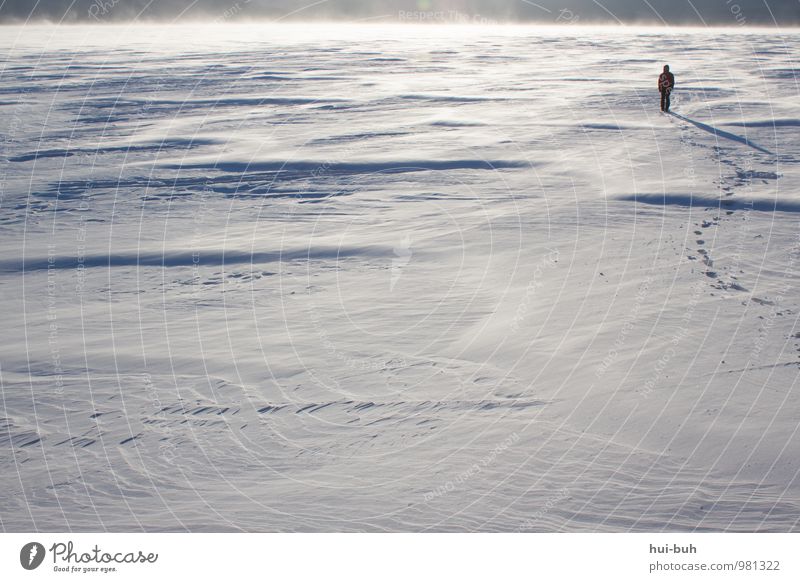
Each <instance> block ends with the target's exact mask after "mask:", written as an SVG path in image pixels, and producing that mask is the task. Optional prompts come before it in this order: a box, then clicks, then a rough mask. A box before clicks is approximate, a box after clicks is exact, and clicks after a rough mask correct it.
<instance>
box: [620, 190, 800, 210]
mask: <svg viewBox="0 0 800 582" xmlns="http://www.w3.org/2000/svg"><path fill="white" fill-rule="evenodd" d="M616 200H622V201H626V202H641V203H642V204H653V205H657V206H688V207H692V206H694V207H701V208H719V209H722V210H755V211H759V212H800V201H798V202H795V201H791V200H770V199H765V198H761V199H758V198H751V199H749V200H735V199H733V198H712V197H710V196H692V195H691V194H678V193H672V192H666V193H661V194H655V193H639V194H625V195H623V196H617V197H616Z"/></svg>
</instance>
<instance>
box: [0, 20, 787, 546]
mask: <svg viewBox="0 0 800 582" xmlns="http://www.w3.org/2000/svg"><path fill="white" fill-rule="evenodd" d="M0 47H1V48H2V53H0V58H1V59H2V64H1V65H0V128H2V130H1V131H2V136H3V141H2V148H3V149H2V153H0V188H1V192H2V203H1V204H2V206H1V207H0V232H1V233H2V238H0V244H2V246H1V247H0V302H1V303H0V305H1V306H2V313H3V328H4V330H3V333H2V335H0V382H1V383H2V386H1V388H2V390H1V391H0V394H1V395H2V402H1V403H0V406H1V408H0V445H2V448H1V449H0V527H2V529H3V530H5V531H28V530H48V531H49V530H75V531H80V530H134V531H138V530H146V531H163V530H170V531H172V530H177V531H181V530H192V531H219V530H247V531H331V530H333V531H356V530H358V531H360V530H369V531H383V530H390V531H398V530H400V531H409V530H410V531H429V530H437V531H465V530H467V531H475V530H479V531H659V530H668V531H675V530H681V531H684V530H733V531H752V530H759V531H761V530H767V531H797V530H800V521H799V520H800V477H799V476H798V472H799V471H800V435H799V434H798V410H799V409H800V386H798V384H797V378H798V365H799V364H800V329H798V314H799V313H800V298H798V284H800V280H799V279H798V271H800V264H798V262H799V261H800V231H799V230H798V218H797V217H798V212H800V173H799V172H798V163H800V138H798V128H800V113H798V105H797V103H798V96H799V95H800V90H799V89H798V80H797V71H796V69H795V67H796V64H797V62H796V60H795V59H796V56H797V55H798V54H800V53H798V49H800V35H799V34H798V33H789V32H776V31H774V30H773V31H762V32H752V33H749V34H745V33H743V32H742V31H741V30H737V31H727V32H724V31H719V30H717V31H714V30H705V31H692V32H689V31H685V30H677V29H674V30H670V29H667V30H661V31H660V32H659V31H653V30H645V29H640V30H639V29H634V28H629V29H625V30H624V31H620V30H602V29H584V28H578V27H572V26H564V27H552V28H542V29H536V28H508V29H500V28H488V29H478V28H475V29H472V28H465V27H420V28H415V27H394V28H393V27H386V28H379V27H369V26H361V27H349V26H338V27H335V28H334V27H299V26H288V25H287V26H282V27H265V26H261V27H258V26H251V27H246V26H224V27H216V28H214V27H196V28H191V27H178V28H169V27H133V28H129V27H123V26H119V27H111V26H108V27H86V28H81V27H74V28H63V27H62V28H48V27H42V28H34V27H25V28H4V29H3V30H2V35H1V36H0ZM663 63H669V64H670V65H671V66H672V70H673V71H674V72H675V74H676V79H677V90H676V94H675V96H674V100H673V109H674V112H675V114H676V115H673V116H667V115H663V114H661V113H660V112H659V111H658V102H657V101H658V93H657V92H656V90H655V86H656V77H657V75H658V73H659V72H660V69H661V66H662V65H663Z"/></svg>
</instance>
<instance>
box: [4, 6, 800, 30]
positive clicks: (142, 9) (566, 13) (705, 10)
mask: <svg viewBox="0 0 800 582" xmlns="http://www.w3.org/2000/svg"><path fill="white" fill-rule="evenodd" d="M264 18H266V19H272V20H274V19H290V20H292V19H293V20H314V19H326V20H328V19H334V20H364V19H368V20H381V21H385V22H392V21H395V22H429V23H430V22H438V23H449V24H455V23H461V24H466V23H472V24H481V23H483V24H486V23H495V22H497V23H508V22H539V23H579V22H583V23H591V22H600V23H612V24H613V23H628V24H631V23H640V24H642V23H649V24H665V23H667V24H692V25H698V26H708V25H714V26H739V25H747V24H760V25H772V26H776V25H778V26H794V25H797V24H798V23H800V3H798V2H797V0H694V1H690V0H649V1H645V0H605V1H604V2H595V1H594V0H570V1H567V2H565V1H564V0H539V1H537V2H527V1H526V0H327V1H322V2H307V3H299V2H295V1H293V0H158V1H156V2H153V1H152V0H38V1H37V2H31V1H30V0H3V2H0V21H2V22H19V21H22V22H25V21H29V20H40V19H44V20H48V21H52V22H76V21H78V22H82V21H85V22H114V21H124V20H132V19H134V20H163V21H168V22H173V21H186V20H196V19H201V20H220V19H224V20H246V19H264Z"/></svg>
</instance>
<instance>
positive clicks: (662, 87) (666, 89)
mask: <svg viewBox="0 0 800 582" xmlns="http://www.w3.org/2000/svg"><path fill="white" fill-rule="evenodd" d="M674 88H675V75H673V74H672V73H670V72H669V65H664V72H663V73H661V74H660V75H659V76H658V90H659V91H660V92H661V111H664V112H667V113H669V95H670V93H672V89H674Z"/></svg>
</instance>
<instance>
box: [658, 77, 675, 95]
mask: <svg viewBox="0 0 800 582" xmlns="http://www.w3.org/2000/svg"><path fill="white" fill-rule="evenodd" d="M673 87H675V75H673V74H672V73H661V74H660V75H659V76H658V90H659V91H672V88H673Z"/></svg>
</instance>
